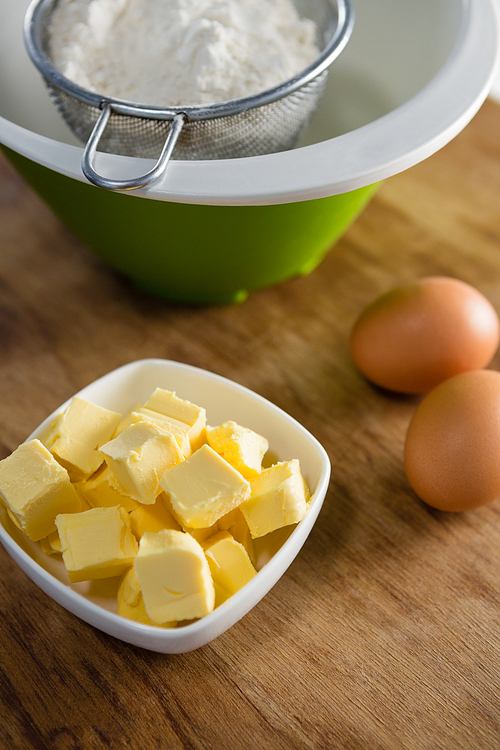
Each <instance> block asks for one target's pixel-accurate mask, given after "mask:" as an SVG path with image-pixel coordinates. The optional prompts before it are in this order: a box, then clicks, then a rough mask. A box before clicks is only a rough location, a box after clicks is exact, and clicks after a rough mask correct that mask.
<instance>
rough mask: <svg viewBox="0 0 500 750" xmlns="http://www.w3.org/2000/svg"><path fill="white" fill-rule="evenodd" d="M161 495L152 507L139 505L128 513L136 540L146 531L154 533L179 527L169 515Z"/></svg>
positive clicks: (178, 528) (178, 529)
mask: <svg viewBox="0 0 500 750" xmlns="http://www.w3.org/2000/svg"><path fill="white" fill-rule="evenodd" d="M162 496H163V493H161V494H160V496H159V497H158V498H157V500H156V502H155V504H154V505H141V504H139V505H138V507H137V508H135V509H134V510H132V511H131V512H130V525H131V527H132V531H133V532H134V535H135V536H136V537H137V539H140V538H141V537H142V536H143V534H144V533H145V532H146V531H149V532H151V533H156V532H157V531H161V530H162V529H176V530H177V531H180V528H181V527H180V526H179V524H178V523H177V521H176V520H175V518H174V517H173V515H172V514H171V513H170V511H169V510H168V508H167V507H166V505H165V503H164V502H163V500H162Z"/></svg>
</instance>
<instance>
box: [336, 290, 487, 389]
mask: <svg viewBox="0 0 500 750" xmlns="http://www.w3.org/2000/svg"><path fill="white" fill-rule="evenodd" d="M499 336H500V324H499V319H498V315H497V312H496V311H495V309H494V307H493V305H492V304H491V303H490V302H489V301H488V300H487V299H486V297H484V295H482V294H481V293H480V292H479V291H478V290H477V289H474V287H472V286H470V285H469V284H466V283H465V282H463V281H460V280H458V279H452V278H448V277H442V276H429V277H425V278H422V279H419V280H418V281H416V282H415V283H413V284H409V285H407V286H402V287H399V288H397V289H393V290H392V291H390V292H387V293H386V294H383V295H382V296H380V297H378V298H377V299H376V300H375V301H374V302H372V303H371V304H370V305H368V306H367V307H366V308H365V309H364V310H363V311H362V312H361V315H360V316H359V318H358V319H357V321H356V323H355V325H354V327H353V330H352V333H351V338H350V349H351V355H352V358H353V360H354V362H355V364H356V366H357V367H358V369H359V370H360V371H361V372H362V373H363V375H364V376H365V377H366V378H367V379H368V380H370V381H372V382H373V383H375V384H376V385H379V386H381V387H382V388H386V389H388V390H391V391H396V392H400V393H418V394H422V393H428V392H429V391H430V390H432V388H434V387H435V386H436V385H438V384H439V383H441V382H442V381H443V380H446V379H447V378H450V377H452V376H453V375H458V374H459V373H461V372H466V371H468V370H476V369H480V368H483V367H486V366H487V365H488V364H489V363H490V362H491V360H492V358H493V356H494V354H495V352H496V350H497V348H498V342H499Z"/></svg>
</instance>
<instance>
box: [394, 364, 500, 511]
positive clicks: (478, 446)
mask: <svg viewBox="0 0 500 750" xmlns="http://www.w3.org/2000/svg"><path fill="white" fill-rule="evenodd" d="M404 463H405V470H406V475H407V477H408V480H409V482H410V485H411V486H412V487H413V489H414V490H415V492H416V493H417V495H418V496H419V497H420V498H421V499H422V500H423V501H424V502H426V503H428V504H429V505H431V506H432V507H434V508H438V509H440V510H448V511H463V510H470V509H472V508H478V507H479V506H481V505H486V504H487V503H491V502H492V501H493V500H495V499H496V498H498V497H500V373H499V372H493V371H491V370H475V371H472V372H466V373H462V374H461V375H456V376H455V377H453V378H450V379H449V380H446V381H445V382H444V383H441V384H440V385H438V386H437V387H436V388H434V390H432V391H431V392H430V393H429V394H427V396H425V398H424V399H423V400H422V402H421V403H420V405H419V406H418V408H417V410H416V411H415V413H414V415H413V418H412V420H411V422H410V426H409V428H408V432H407V435H406V443H405V452H404Z"/></svg>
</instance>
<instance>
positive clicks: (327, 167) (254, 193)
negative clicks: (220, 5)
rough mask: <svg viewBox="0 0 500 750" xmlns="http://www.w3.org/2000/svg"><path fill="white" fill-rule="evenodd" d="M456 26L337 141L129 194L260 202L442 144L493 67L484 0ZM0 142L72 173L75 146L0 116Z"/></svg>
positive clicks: (139, 164) (319, 187)
mask: <svg viewBox="0 0 500 750" xmlns="http://www.w3.org/2000/svg"><path fill="white" fill-rule="evenodd" d="M457 2H458V3H459V4H460V7H461V24H460V29H459V32H458V35H457V39H456V42H455V45H454V47H453V50H452V52H451V54H450V55H449V57H448V59H447V61H446V63H445V64H444V65H443V67H442V68H441V70H440V71H439V72H438V73H437V75H436V76H435V77H434V78H433V79H432V80H431V81H430V82H429V83H428V84H427V85H426V86H424V87H423V88H422V89H421V91H419V92H418V93H417V94H416V95H415V96H413V97H412V98H411V99H409V100H408V101H407V102H405V103H404V104H402V105H401V106H399V107H397V108H396V109H394V110H392V111H391V112H389V113H388V114H386V115H384V116H383V117H380V118H378V119H377V120H374V121H373V122H371V123H369V124H367V125H364V126H362V127H360V128H357V129H356V130H353V131H350V132H348V133H345V134H343V135H340V136H338V137H336V138H332V139H329V140H326V141H322V142H319V143H315V144H312V145H309V146H304V147H302V148H298V149H294V150H292V151H285V152H281V153H278V154H269V155H264V156H255V157H248V158H242V159H227V160H214V161H192V162H191V161H175V160H174V161H172V162H171V164H170V165H169V166H168V169H167V172H166V174H165V175H164V177H163V178H162V179H161V180H159V181H158V182H156V183H153V184H152V185H150V186H149V187H147V188H143V189H141V190H137V191H134V192H133V193H132V195H135V196H143V197H148V198H152V199H155V200H165V201H171V202H180V203H193V204H205V205H269V204H280V203H293V202H296V201H304V200H311V199H316V198H323V197H327V196H331V195H338V194H341V193H346V192H349V191H351V190H355V189H357V188H362V187H365V186H367V185H371V184H374V183H377V182H379V181H381V180H384V179H386V178H388V177H391V176H392V175H394V174H397V173H398V172H401V171H403V170H405V169H408V168H409V167H411V166H413V165H414V164H417V163H418V162H420V161H422V160H423V159H426V158H427V157H428V156H430V155H431V154H433V153H435V152H436V151H437V150H439V149H440V148H442V147H443V146H444V145H446V144H447V143H448V142H449V141H450V140H452V139H453V138H454V137H455V136H456V135H458V133H459V132H460V131H461V130H462V129H463V128H464V127H465V126H466V125H467V124H468V122H469V121H470V120H471V119H472V117H473V116H474V115H475V114H476V112H477V111H478V110H479V108H480V107H481V105H482V103H483V102H484V100H485V99H486V97H487V95H488V93H489V91H490V88H491V85H492V82H493V79H494V76H495V73H496V68H497V65H498V60H499V52H500V43H499V20H498V13H497V9H496V6H495V4H494V2H493V0H457ZM0 141H1V142H2V143H3V144H4V145H5V146H7V147H9V148H11V149H13V150H14V151H17V152H18V153H20V154H21V155H23V156H26V157H27V158H29V159H31V160H33V161H35V162H38V163H39V164H42V165H43V166H46V167H49V168H50V169H53V170H55V171H56V172H59V173H61V174H64V175H67V176H69V177H71V178H73V179H76V180H79V181H81V182H85V178H84V176H83V174H82V173H81V166H80V165H81V157H82V153H83V149H82V148H81V147H78V146H71V145H68V144H65V143H61V142H59V141H55V140H53V139H50V138H47V137H45V136H41V135H39V134H37V133H33V132H32V131H29V130H26V129H25V128H22V127H20V126H18V125H15V124H14V123H12V122H10V121H9V120H6V119H5V118H2V117H0ZM150 166H151V162H150V161H148V160H144V159H134V158H131V157H124V156H116V155H112V154H100V155H99V158H98V161H97V167H98V169H99V170H100V171H102V172H104V173H106V174H110V175H112V176H113V177H115V178H116V179H120V178H122V177H128V176H130V174H139V173H141V172H143V171H145V170H147V169H148V168H149V167H150Z"/></svg>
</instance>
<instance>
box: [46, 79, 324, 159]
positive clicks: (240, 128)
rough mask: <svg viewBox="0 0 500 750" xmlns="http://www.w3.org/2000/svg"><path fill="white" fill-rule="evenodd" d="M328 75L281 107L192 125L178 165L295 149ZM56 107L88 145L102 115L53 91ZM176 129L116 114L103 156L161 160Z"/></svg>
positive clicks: (160, 122) (184, 135) (165, 123)
mask: <svg viewBox="0 0 500 750" xmlns="http://www.w3.org/2000/svg"><path fill="white" fill-rule="evenodd" d="M326 76H327V71H323V73H321V74H320V75H319V76H317V77H316V78H315V79H314V80H312V81H310V82H309V83H307V84H305V85H304V86H302V87H301V88H300V89H298V90H297V91H294V92H292V93H291V94H288V96H286V97H284V98H283V99H279V100H278V101H275V102H271V103H269V104H264V105H262V106H261V107H258V108H254V109H249V110H247V111H245V112H241V113H239V114H236V115H230V116H227V117H214V118H212V119H209V120H191V121H189V120H188V121H187V122H186V124H185V125H184V127H183V129H182V132H181V134H180V136H179V138H178V140H177V143H176V146H175V158H176V159H228V158H235V157H242V156H256V155H258V154H268V153H273V152H276V151H282V150H284V149H288V148H292V147H293V146H294V144H295V143H296V141H297V139H298V137H299V136H300V134H301V132H302V130H303V129H304V128H305V127H306V126H307V124H308V122H309V120H310V118H311V116H312V114H313V113H314V111H315V109H316V106H317V104H318V102H319V100H320V98H321V96H322V93H323V89H324V85H325V82H326ZM48 90H49V93H50V96H51V99H52V101H53V102H54V104H55V106H56V107H57V109H58V111H59V112H60V114H61V115H62V117H63V118H64V120H65V121H66V123H67V124H68V125H69V127H70V128H71V130H72V131H73V133H74V134H75V135H76V136H77V137H78V138H79V139H80V140H81V141H82V142H83V143H85V142H86V141H87V140H88V138H89V137H90V135H91V133H92V131H93V129H94V126H95V124H96V121H97V118H98V117H99V115H100V109H99V108H97V107H95V106H92V105H90V104H87V103H86V102H82V101H80V100H78V99H76V98H75V97H73V96H71V95H69V94H67V93H66V92H65V91H63V90H62V89H61V88H59V87H54V86H53V85H51V84H49V85H48ZM169 128H170V123H169V121H167V120H156V119H149V118H148V119H146V118H145V117H130V116H129V115H122V114H118V113H116V112H113V114H111V116H110V118H109V121H108V125H107V127H106V130H105V131H104V133H103V136H102V137H101V140H100V143H99V150H101V151H104V152H106V153H113V154H122V155H124V156H140V157H145V158H153V159H156V158H158V155H159V154H160V152H161V150H162V148H163V144H164V143H165V138H166V136H167V134H168V131H169Z"/></svg>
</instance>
